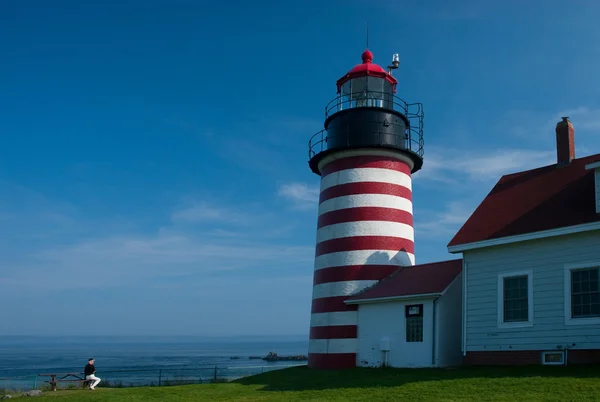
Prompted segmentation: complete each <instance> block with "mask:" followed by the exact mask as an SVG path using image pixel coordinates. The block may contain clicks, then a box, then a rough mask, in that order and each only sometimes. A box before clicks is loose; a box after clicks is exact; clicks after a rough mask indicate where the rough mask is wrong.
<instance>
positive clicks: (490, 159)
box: [415, 148, 556, 183]
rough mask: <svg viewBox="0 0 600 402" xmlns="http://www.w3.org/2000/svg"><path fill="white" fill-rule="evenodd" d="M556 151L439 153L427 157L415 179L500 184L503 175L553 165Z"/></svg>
mask: <svg viewBox="0 0 600 402" xmlns="http://www.w3.org/2000/svg"><path fill="white" fill-rule="evenodd" d="M555 155H556V154H555V151H554V150H552V151H550V150H547V151H546V150H542V151H540V150H531V149H510V148H505V149H498V150H475V149H471V150H468V151H466V150H464V149H462V150H459V149H447V148H446V149H436V148H434V149H433V150H431V151H430V152H428V154H427V155H426V158H425V161H424V164H423V170H422V171H420V172H418V173H417V174H416V175H415V179H416V180H419V179H428V180H436V181H442V182H446V183H461V182H462V183H464V180H465V179H468V180H472V181H489V180H492V181H497V180H498V179H500V177H501V176H502V175H504V174H509V173H515V172H519V171H523V170H528V169H534V168H537V167H540V166H545V165H549V164H552V163H554V159H555V157H556V156H555Z"/></svg>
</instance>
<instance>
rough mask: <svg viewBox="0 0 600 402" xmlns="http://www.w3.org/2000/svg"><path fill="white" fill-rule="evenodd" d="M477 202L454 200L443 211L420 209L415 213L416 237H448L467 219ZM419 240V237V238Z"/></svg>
mask: <svg viewBox="0 0 600 402" xmlns="http://www.w3.org/2000/svg"><path fill="white" fill-rule="evenodd" d="M476 206H477V204H476V203H474V202H472V201H452V202H449V203H448V204H446V205H445V207H444V209H443V210H441V211H422V212H421V211H418V210H417V213H416V214H415V237H416V238H435V237H442V238H446V239H448V241H450V238H451V237H452V236H454V234H456V232H457V231H458V229H460V227H461V226H462V225H463V224H464V223H465V222H466V221H467V219H468V218H469V216H471V214H472V213H473V211H474V210H475V208H476ZM417 240H418V239H417Z"/></svg>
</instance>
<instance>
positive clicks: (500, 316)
mask: <svg viewBox="0 0 600 402" xmlns="http://www.w3.org/2000/svg"><path fill="white" fill-rule="evenodd" d="M524 275H525V276H527V308H528V312H527V321H518V322H504V279H505V278H512V277H514V276H524ZM497 290H498V328H526V327H533V270H526V271H513V272H503V273H500V274H498V288H497Z"/></svg>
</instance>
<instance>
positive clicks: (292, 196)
mask: <svg viewBox="0 0 600 402" xmlns="http://www.w3.org/2000/svg"><path fill="white" fill-rule="evenodd" d="M278 195H279V196H280V197H284V198H287V199H288V200H290V201H291V202H292V206H293V207H295V208H298V209H310V208H315V207H316V206H317V203H318V201H319V188H318V187H316V186H315V187H309V186H308V185H306V184H304V183H288V184H283V185H282V186H280V187H279V191H278Z"/></svg>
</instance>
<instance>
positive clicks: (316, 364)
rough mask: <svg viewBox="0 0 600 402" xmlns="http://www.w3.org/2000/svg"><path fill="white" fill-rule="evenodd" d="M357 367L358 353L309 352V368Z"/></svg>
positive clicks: (338, 368)
mask: <svg viewBox="0 0 600 402" xmlns="http://www.w3.org/2000/svg"><path fill="white" fill-rule="evenodd" d="M354 367H356V353H309V354H308V368H311V369H317V370H342V369H349V368H354Z"/></svg>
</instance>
